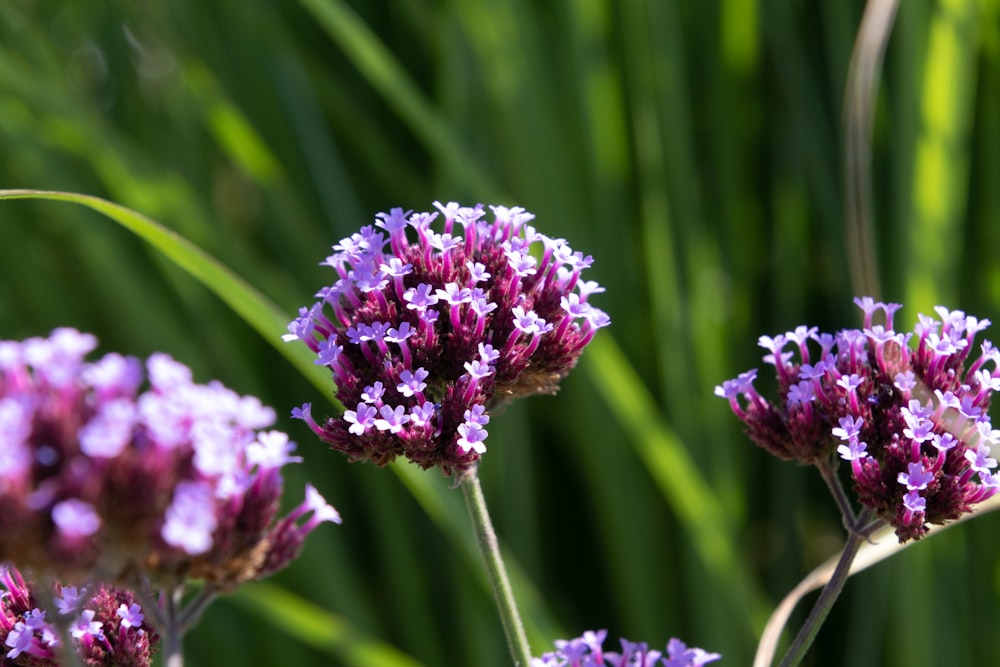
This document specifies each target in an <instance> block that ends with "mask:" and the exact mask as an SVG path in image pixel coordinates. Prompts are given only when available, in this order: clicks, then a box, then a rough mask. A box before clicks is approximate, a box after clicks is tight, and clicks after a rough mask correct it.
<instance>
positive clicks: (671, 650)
mask: <svg viewBox="0 0 1000 667" xmlns="http://www.w3.org/2000/svg"><path fill="white" fill-rule="evenodd" d="M607 635H608V633H607V630H598V631H596V632H593V631H590V630H588V631H587V632H584V633H583V635H581V636H580V637H577V638H576V639H570V640H565V639H558V640H556V641H555V647H556V650H555V651H550V652H548V653H545V654H543V655H542V656H541V657H540V658H532V659H531V667H654V666H656V667H700V665H707V664H708V663H710V662H715V661H716V660H719V659H720V658H721V657H722V656H721V655H719V654H718V653H709V652H707V651H705V650H702V649H700V648H688V646H687V645H686V644H685V643H684V642H682V641H681V640H679V639H671V640H670V641H669V642H668V643H667V647H666V649H665V650H664V651H657V650H655V649H650V648H649V646H647V645H646V644H645V643H634V642H630V641H628V640H627V639H622V640H621V646H622V649H621V651H605V650H604V648H603V644H604V639H605V638H606V637H607Z"/></svg>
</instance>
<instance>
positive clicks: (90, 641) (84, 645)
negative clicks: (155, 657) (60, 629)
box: [0, 568, 159, 667]
mask: <svg viewBox="0 0 1000 667" xmlns="http://www.w3.org/2000/svg"><path fill="white" fill-rule="evenodd" d="M42 593H43V591H39V590H37V589H36V587H35V586H34V584H33V583H31V582H28V581H25V579H24V578H23V577H22V575H21V573H20V572H19V571H18V570H17V569H15V568H5V569H3V570H0V641H2V642H3V645H4V646H6V647H7V648H8V649H9V650H8V651H7V652H6V657H7V658H8V659H9V660H10V661H12V662H11V663H10V664H17V665H22V664H24V665H29V664H30V665H38V666H40V667H56V666H57V665H59V664H62V663H61V662H60V661H59V660H57V657H56V651H57V650H58V648H59V639H58V637H59V635H58V633H57V631H56V629H55V628H54V627H53V626H52V625H51V624H50V623H49V622H48V620H47V619H46V614H45V612H44V611H43V610H41V609H38V608H37V607H35V606H34V604H35V603H34V600H35V599H36V598H38V597H43V596H42V595H41V594H42ZM53 593H54V595H55V599H56V601H57V605H58V606H59V610H60V615H62V614H73V615H74V616H73V618H72V619H71V620H70V622H69V625H68V628H67V629H68V631H69V635H68V636H69V638H70V642H71V645H72V649H73V650H74V651H75V652H76V653H77V656H78V658H79V663H80V664H86V665H110V664H115V665H130V666H132V667H146V666H148V665H152V664H153V661H152V657H151V656H152V653H153V652H154V650H155V648H156V645H157V644H158V642H159V635H158V633H157V632H156V630H155V629H153V628H151V627H149V626H147V625H145V624H144V622H145V619H144V616H143V614H142V609H141V607H140V606H139V605H138V604H137V603H136V601H135V597H134V596H133V594H132V593H131V592H129V591H128V590H125V589H123V588H116V587H112V586H107V585H104V584H96V585H95V586H94V593H93V594H90V593H80V592H79V589H77V588H76V587H74V586H64V587H60V586H58V585H56V586H55V587H54V591H53ZM60 601H61V602H60Z"/></svg>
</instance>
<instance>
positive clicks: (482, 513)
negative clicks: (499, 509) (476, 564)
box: [461, 468, 531, 667]
mask: <svg viewBox="0 0 1000 667" xmlns="http://www.w3.org/2000/svg"><path fill="white" fill-rule="evenodd" d="M461 485H462V492H463V493H464V495H465V504H466V506H467V507H468V508H469V516H470V517H472V523H473V524H474V526H475V528H476V541H477V542H478V543H479V550H480V551H481V552H482V554H483V560H484V561H485V562H486V574H487V576H488V577H489V580H490V588H492V589H493V598H494V599H495V600H496V603H497V610H498V611H499V612H500V621H501V622H502V623H503V631H504V634H505V635H506V637H507V646H508V648H509V649H510V655H511V657H512V658H513V659H514V665H515V667H528V665H529V664H530V663H531V647H530V646H529V645H528V637H527V635H526V634H525V633H524V624H523V623H522V622H521V614H520V613H519V612H518V610H517V602H516V601H515V600H514V593H513V592H512V591H511V588H510V579H509V578H508V577H507V569H506V568H505V567H504V564H503V558H502V557H501V555H500V545H499V543H498V542H497V535H496V532H495V531H494V530H493V522H492V521H490V513H489V511H488V510H487V509H486V498H485V497H484V496H483V488H482V485H481V484H480V483H479V474H478V472H477V469H476V468H472V469H471V470H469V471H468V472H466V473H465V474H464V475H463V476H462V481H461Z"/></svg>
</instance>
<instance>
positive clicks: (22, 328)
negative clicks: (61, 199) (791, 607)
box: [0, 0, 1000, 667]
mask: <svg viewBox="0 0 1000 667" xmlns="http://www.w3.org/2000/svg"><path fill="white" fill-rule="evenodd" d="M862 9H863V3H861V2H858V1H857V0H851V1H849V2H848V1H839V0H838V1H831V2H823V3H814V2H806V1H805V0H706V1H704V2H681V1H679V0H625V1H623V2H615V1H613V0H551V1H547V2H537V1H536V2H530V1H527V0H398V1H395V2H392V1H387V0H381V1H378V0H376V1H371V2H362V1H359V0H355V1H352V2H346V1H343V0H300V1H299V2H291V1H286V2H267V1H264V0H240V1H238V2H237V1H235V0H216V1H214V2H195V1H192V0H172V1H171V2H152V1H149V0H144V1H138V0H132V1H129V2H125V1H120V2H119V1H112V0H108V1H100V0H91V1H89V2H71V1H68V0H61V1H60V0H44V1H43V0H3V2H2V3H0V187H4V188H41V189H50V190H70V191H77V192H84V193H89V194H94V195H99V196H103V197H106V198H108V199H111V200H113V201H116V202H118V203H121V204H123V205H125V206H128V207H131V208H134V209H136V210H138V211H140V212H142V213H145V214H146V215H149V216H151V217H153V218H155V219H157V220H159V221H160V222H162V223H163V224H165V225H166V226H168V227H170V228H172V229H174V230H176V231H177V232H178V233H180V234H182V235H184V236H186V237H188V238H189V239H191V240H192V241H193V242H195V243H196V244H198V245H199V246H201V247H202V248H204V249H205V250H207V251H208V252H210V253H211V254H213V255H215V256H216V257H218V258H219V259H220V260H221V261H222V262H224V263H225V264H227V265H228V266H230V267H231V268H232V269H233V270H234V271H236V272H237V273H238V274H240V275H241V276H243V277H244V278H246V279H247V280H248V281H249V282H250V283H251V284H253V285H254V286H256V287H257V288H258V289H260V290H261V291H263V292H264V293H265V294H266V295H268V296H269V297H270V298H272V299H273V300H274V301H275V302H276V303H277V304H279V306H280V307H282V308H284V309H285V310H287V312H289V313H293V312H294V311H295V309H296V308H298V307H299V306H300V305H305V304H308V303H311V302H312V295H313V293H314V292H315V291H316V290H317V289H318V288H319V287H320V286H322V285H324V284H327V283H328V282H332V276H331V274H330V273H329V271H328V270H323V269H321V268H320V267H319V266H318V263H319V262H320V261H321V260H322V259H323V258H324V257H325V256H326V255H327V254H328V250H329V247H330V246H331V245H332V244H334V243H336V242H337V241H338V240H339V239H340V238H341V237H343V236H346V235H348V234H350V233H352V232H353V231H356V230H357V228H359V227H360V226H362V225H365V224H370V223H371V222H372V220H373V217H374V214H375V213H376V212H378V211H387V210H388V209H389V208H390V207H393V206H403V207H404V208H410V209H417V210H427V209H429V208H430V207H431V202H432V201H433V200H435V199H440V200H442V201H448V200H458V201H462V202H465V203H469V204H471V203H475V202H484V203H503V204H507V205H515V204H516V205H521V206H524V207H526V208H527V209H529V210H531V211H533V212H535V213H536V214H537V216H538V217H537V221H536V222H537V226H538V227H539V229H541V230H543V231H544V232H546V233H548V234H550V235H553V236H561V237H565V238H567V239H568V240H569V242H570V243H571V245H572V246H573V247H574V249H579V250H582V251H584V252H585V253H589V254H592V255H593V256H594V258H595V262H594V268H593V269H591V271H590V272H589V274H590V275H589V277H590V278H592V279H596V280H598V281H600V282H601V283H602V284H603V285H605V286H606V288H607V292H606V293H605V294H601V295H597V296H596V297H595V298H594V303H596V304H597V305H599V306H600V307H602V308H604V309H605V310H607V311H608V312H609V313H610V315H611V317H612V320H613V326H612V327H611V328H609V329H605V330H603V331H601V332H600V334H599V335H598V337H597V341H595V344H594V345H593V346H592V349H590V350H588V352H586V353H585V354H584V356H583V359H582V360H581V364H580V368H578V369H577V371H576V372H575V373H574V374H573V375H571V376H570V377H569V378H568V379H567V380H566V381H565V383H564V385H563V390H562V391H561V393H560V394H559V395H557V396H555V397H535V398H531V399H528V400H525V401H521V402H520V403H518V404H515V405H513V406H511V407H510V408H509V409H508V410H507V411H506V413H505V414H503V415H502V416H501V417H499V418H497V419H494V421H493V423H492V424H491V427H490V440H489V443H488V444H489V447H490V450H489V452H488V454H487V455H486V457H485V458H484V460H483V465H482V467H481V475H482V478H483V485H484V489H485V493H486V496H487V498H488V500H489V502H490V505H491V510H492V512H493V514H494V521H495V523H496V525H497V529H498V532H499V534H500V538H501V540H502V542H503V543H504V544H505V546H506V547H507V548H508V557H509V559H510V561H511V564H512V567H513V568H514V569H515V571H516V577H515V579H516V581H515V587H516V589H517V591H518V593H519V595H520V597H521V598H522V601H523V603H524V611H525V612H526V614H527V616H528V617H529V619H530V623H529V625H530V629H529V634H530V638H531V640H532V645H533V648H534V650H535V652H536V654H537V653H541V652H542V651H543V650H546V649H548V648H550V646H551V641H552V640H554V639H556V638H559V637H570V636H576V635H579V634H580V633H581V632H582V631H583V630H585V629H588V628H607V629H608V630H609V637H610V638H611V639H609V641H608V642H607V644H608V646H609V647H611V646H613V645H616V643H617V642H616V638H617V637H619V636H625V637H628V638H631V639H633V640H642V641H647V642H649V643H650V644H651V645H654V646H656V647H662V646H663V645H664V644H665V643H666V641H667V639H668V638H669V637H671V636H677V637H681V638H683V639H684V640H685V641H687V642H689V643H691V644H695V645H698V646H703V647H705V648H708V649H711V650H715V651H720V652H722V653H723V654H724V655H725V662H724V663H723V664H728V665H746V664H749V662H750V660H751V657H752V655H753V650H754V647H755V644H756V633H757V632H759V630H760V628H761V627H762V624H763V621H764V620H765V619H766V614H767V613H768V612H769V611H770V609H771V608H772V607H773V605H774V604H775V603H776V601H777V600H780V598H781V597H782V596H783V595H784V594H785V593H786V592H787V591H788V590H789V589H790V588H792V587H793V586H794V585H795V583H796V582H797V581H798V579H799V578H800V577H801V576H803V575H804V574H805V573H806V572H807V571H808V570H809V569H811V568H812V567H813V566H815V565H816V564H817V563H819V562H820V561H821V560H822V559H824V558H826V557H828V556H830V555H831V554H832V553H834V551H835V550H836V549H837V547H838V546H839V545H840V544H841V541H842V533H843V531H842V528H841V527H840V522H839V518H838V517H837V515H836V514H835V510H834V508H833V505H832V502H831V501H830V500H829V498H828V497H827V495H826V493H825V491H824V488H823V486H822V484H821V482H820V479H819V476H818V475H817V474H816V472H815V471H813V470H811V469H805V468H797V467H795V466H794V465H792V464H788V463H782V462H779V461H776V460H771V459H770V458H769V457H768V456H767V455H766V454H764V453H763V452H761V451H759V450H757V449H756V448H754V447H753V446H752V445H751V443H750V442H749V441H748V440H747V439H746V438H745V437H744V436H743V435H742V434H741V433H740V428H739V423H738V422H737V420H736V419H735V418H734V417H733V416H732V415H731V413H730V412H729V408H728V406H727V404H726V403H725V402H724V401H722V400H720V399H718V398H715V397H713V395H712V389H713V387H714V386H715V385H716V384H718V383H720V382H722V381H723V380H725V379H728V378H730V377H733V376H735V375H736V374H737V373H739V372H741V371H743V370H746V369H747V368H750V367H753V366H759V365H760V355H761V354H762V352H761V350H760V349H759V348H757V346H756V339H757V336H759V335H761V334H775V333H779V332H783V331H786V330H788V329H790V328H793V327H794V326H795V325H797V324H802V323H808V324H813V325H818V326H820V327H821V328H822V329H823V330H827V331H833V330H836V329H838V328H841V327H846V326H855V325H856V324H858V323H859V318H858V315H857V311H856V308H855V307H854V306H853V305H852V304H851V298H852V297H853V296H854V294H853V293H852V288H851V283H850V279H849V276H848V258H847V255H846V244H845V233H844V225H843V219H844V203H843V200H844V197H843V182H844V178H843V149H842V146H843V139H842V136H843V132H842V124H841V118H842V113H841V110H842V106H843V91H844V86H845V79H846V73H847V65H848V60H849V57H850V52H851V46H852V43H853V40H854V35H855V32H856V29H857V25H858V22H859V20H860V16H861V12H862ZM878 104H879V107H878V114H877V118H876V123H875V141H874V154H873V191H874V195H875V220H876V221H877V222H876V225H875V230H874V232H875V237H876V241H877V249H878V251H877V260H878V263H879V267H880V278H881V281H882V289H883V294H882V296H883V297H885V298H886V299H889V300H893V301H901V302H903V303H904V304H905V306H906V307H905V309H904V311H903V312H902V313H901V314H899V315H897V318H898V319H897V327H898V328H905V327H907V326H909V325H910V323H912V322H913V321H914V319H915V316H916V313H917V312H929V309H930V308H932V307H933V306H934V305H936V304H939V303H940V304H946V305H948V306H950V307H952V308H961V309H964V310H966V311H968V312H969V313H971V314H975V315H977V316H980V317H987V318H990V319H993V320H994V321H996V320H998V319H1000V263H998V262H997V261H995V259H994V255H995V253H996V252H997V251H998V250H1000V224H997V221H998V220H1000V2H997V0H941V1H940V2H932V1H930V0H907V1H906V2H904V3H902V7H901V9H900V11H899V15H898V18H897V22H896V26H895V30H894V33H893V36H892V39H891V42H890V45H889V50H888V53H887V57H886V63H885V69H884V72H883V80H882V87H881V89H880V95H879V100H878ZM0 289H2V292H0V336H2V337H4V338H22V337H27V336H31V335H41V334H45V333H47V332H48V331H49V330H51V329H52V328H54V327H56V326H74V327H77V328H79V329H82V330H86V331H91V332H93V333H95V334H97V335H98V336H99V337H100V339H101V342H102V350H105V351H110V350H118V351H122V352H127V353H132V354H137V355H148V354H149V353H151V352H153V351H155V350H164V351H167V352H169V353H170V354H172V355H174V356H175V357H176V358H178V359H180V360H182V361H184V362H185V363H187V364H189V365H190V366H192V367H193V368H194V369H195V371H196V375H197V378H198V379H199V380H200V381H207V380H209V379H213V378H217V379H220V380H222V381H223V382H224V383H226V384H227V385H228V386H230V387H232V388H234V389H236V390H237V391H239V392H241V393H245V394H246V393H252V394H257V395H259V396H261V397H262V398H263V399H264V401H265V402H267V403H268V404H270V405H272V406H275V407H276V409H277V410H278V412H279V415H280V416H281V417H280V422H279V427H281V428H283V429H285V430H288V431H289V432H290V433H292V434H293V437H294V438H295V439H296V440H297V441H298V442H299V443H300V447H299V449H300V453H302V454H303V455H304V456H305V458H306V463H305V464H304V465H300V466H297V467H296V469H294V470H290V472H289V475H288V484H287V496H288V502H289V504H291V503H296V502H298V501H299V499H300V498H301V487H302V485H303V484H304V483H305V481H307V480H311V481H312V482H313V483H315V484H316V485H317V486H318V487H319V488H320V490H321V491H322V492H323V494H324V495H325V496H326V497H327V498H328V499H329V500H330V501H331V502H332V503H334V504H335V505H336V506H337V507H338V508H339V509H340V511H341V513H342V514H343V516H344V524H343V526H341V527H331V526H324V527H322V528H320V529H319V530H317V531H316V533H314V534H313V535H312V537H311V538H310V540H309V542H308V543H307V546H306V549H305V551H304V553H303V555H302V557H301V558H300V559H299V560H298V561H296V563H295V564H294V565H293V566H292V567H291V568H290V569H289V570H287V571H286V572H284V573H282V574H280V575H278V576H276V577H275V578H273V579H272V580H270V581H269V582H268V583H267V585H252V586H247V587H246V588H245V589H244V590H243V591H241V592H239V593H237V594H235V595H233V596H231V597H227V598H224V599H222V600H220V601H218V602H216V603H215V604H214V605H213V606H212V607H211V608H210V609H209V610H208V612H207V613H206V615H205V617H204V620H203V622H202V623H201V625H200V626H199V627H198V628H197V629H196V630H195V631H194V632H192V633H191V634H190V635H189V636H188V638H187V642H186V647H187V658H188V664H189V665H192V666H200V665H217V664H248V665H258V664H259V665H270V664H296V665H369V666H371V665H387V666H392V665H426V666H428V667H435V666H452V665H454V666H459V665H462V666H464V665H479V666H484V667H491V666H499V665H505V664H509V658H508V656H507V652H506V648H505V647H504V645H503V638H502V632H501V629H500V625H499V622H498V621H497V618H496V615H495V612H494V607H493V602H492V600H491V598H490V597H489V594H488V589H487V588H486V584H485V580H484V578H483V575H482V574H481V572H480V568H479V563H478V561H477V560H476V555H475V554H474V553H472V552H470V551H469V545H470V543H469V537H468V535H469V532H470V531H469V526H468V520H467V518H466V516H465V514H464V508H463V506H462V499H461V493H460V492H459V491H458V490H454V489H451V488H449V485H450V480H447V479H444V478H443V477H442V476H441V475H440V474H438V473H437V472H435V471H430V472H426V473H421V472H419V471H417V470H415V469H414V468H413V467H412V466H406V465H399V466H396V467H394V468H390V469H384V470H380V469H376V468H374V467H372V466H366V465H352V464H348V463H347V462H346V460H345V459H344V458H343V457H341V456H340V455H339V454H336V453H333V452H330V451H327V450H326V449H325V447H323V446H321V445H320V444H318V443H317V442H315V440H314V439H313V438H312V434H311V433H310V432H309V431H308V429H307V428H305V427H304V425H302V424H301V423H300V422H296V421H293V420H291V419H290V418H288V417H287V415H288V412H289V411H290V410H291V408H292V407H294V406H297V405H300V404H301V403H303V402H305V401H312V402H313V404H314V406H315V408H314V409H315V411H316V412H317V413H323V412H325V411H327V408H326V407H325V406H326V405H327V404H326V403H325V402H324V397H323V394H321V393H320V392H319V391H318V390H317V389H316V388H314V387H313V386H311V385H310V384H309V383H308V382H306V380H304V379H303V378H302V376H301V375H299V374H298V373H297V372H296V371H295V370H294V369H293V368H292V366H291V365H290V364H289V363H288V362H287V361H286V360H285V359H284V358H283V357H282V356H281V355H280V354H279V353H278V352H276V351H275V349H274V346H273V343H274V341H275V340H277V339H278V338H279V337H280V336H281V334H282V333H283V331H282V330H275V331H273V332H272V333H271V335H270V339H269V340H264V339H262V338H261V337H260V336H259V335H258V334H257V333H255V332H253V331H251V330H249V329H248V328H247V327H246V325H245V324H244V323H242V322H241V321H240V320H239V318H237V317H236V316H235V315H234V314H233V313H232V312H231V311H230V310H228V309H227V308H226V307H225V306H224V305H223V304H222V302H221V301H219V299H218V298H216V297H215V296H214V295H213V294H212V293H211V292H210V291H209V290H208V289H206V288H205V286H203V285H200V284H198V283H197V282H196V281H195V280H193V279H192V278H191V277H189V276H188V275H187V274H185V273H183V272H182V271H180V270H179V269H178V268H176V267H175V266H173V265H172V264H171V263H170V262H168V261H167V260H165V259H164V258H163V257H162V256H160V255H159V254H158V253H156V252H155V251H153V250H151V249H150V248H149V247H148V246H146V245H144V244H143V243H142V242H140V241H138V240H137V239H136V238H135V237H133V236H132V235H131V234H130V233H128V232H127V231H125V230H123V229H122V228H120V227H119V226H117V225H115V224H114V223H112V222H110V221H109V220H107V219H105V218H102V217H101V216H99V215H97V214H95V213H93V212H91V211H88V210H85V209H82V208H79V207H75V206H71V205H69V204H63V203H51V202H3V203H0ZM329 410H332V408H329ZM998 522H1000V518H998V517H996V516H993V515H988V516H984V517H982V518H980V519H977V520H975V521H972V522H970V523H968V524H965V525H963V526H962V527H960V528H957V529H954V530H949V531H947V532H945V533H943V534H942V535H940V536H937V537H934V538H932V539H929V540H927V541H926V542H924V543H921V544H919V545H917V547H916V548H914V549H910V550H908V551H906V552H905V553H903V554H902V555H900V556H897V557H895V558H893V559H890V560H888V561H885V562H883V563H881V564H879V565H877V566H875V567H874V568H872V569H871V570H869V571H867V572H864V573H862V574H860V575H858V576H857V577H855V578H854V579H852V580H851V581H850V582H849V583H848V585H847V588H846V591H845V593H844V596H843V598H842V599H841V600H840V601H839V603H838V605H837V606H836V608H835V609H834V612H833V614H832V616H831V618H830V620H829V622H828V624H827V625H826V626H825V627H824V629H823V630H822V632H821V634H820V636H819V638H818V640H817V644H816V647H815V648H814V651H813V653H812V655H811V656H810V658H809V659H808V660H807V663H808V664H813V665H846V664H850V665H856V666H864V665H907V666H909V667H920V666H923V665H942V664H951V665H971V664H989V663H990V662H991V661H992V660H993V659H994V657H995V636H996V631H997V630H998V629H1000V556H998V554H1000V548H998V547H1000V536H998V531H997V528H998V527H1000V523H998ZM810 601H811V598H810ZM807 609H808V604H806V605H803V609H801V610H799V614H798V616H796V621H795V622H796V623H798V622H801V620H802V619H803V618H804V613H805V612H806V611H807Z"/></svg>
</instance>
